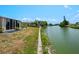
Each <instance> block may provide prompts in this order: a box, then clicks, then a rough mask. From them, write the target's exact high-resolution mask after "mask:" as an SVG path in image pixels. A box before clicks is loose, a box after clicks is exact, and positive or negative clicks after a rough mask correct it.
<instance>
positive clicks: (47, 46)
mask: <svg viewBox="0 0 79 59" xmlns="http://www.w3.org/2000/svg"><path fill="white" fill-rule="evenodd" d="M45 29H46V28H44V27H42V29H41V39H42V48H43V54H55V50H54V48H53V46H52V45H51V43H50V42H49V38H48V36H47V34H46V33H45Z"/></svg>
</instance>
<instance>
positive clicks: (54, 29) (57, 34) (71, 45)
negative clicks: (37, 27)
mask: <svg viewBox="0 0 79 59" xmlns="http://www.w3.org/2000/svg"><path fill="white" fill-rule="evenodd" d="M46 33H47V35H48V38H49V41H50V43H51V44H52V46H53V47H54V48H55V50H56V53H58V54H78V53H79V29H72V28H61V27H59V26H49V27H47V29H46Z"/></svg>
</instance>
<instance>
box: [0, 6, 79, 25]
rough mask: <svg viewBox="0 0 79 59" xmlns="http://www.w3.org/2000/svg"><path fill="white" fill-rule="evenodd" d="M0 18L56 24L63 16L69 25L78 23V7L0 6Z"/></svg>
mask: <svg viewBox="0 0 79 59" xmlns="http://www.w3.org/2000/svg"><path fill="white" fill-rule="evenodd" d="M0 16H3V17H8V18H13V19H17V20H21V21H26V22H30V21H34V20H46V21H47V22H48V23H52V24H57V23H60V22H61V21H63V16H65V17H66V19H67V20H68V21H69V22H70V23H75V22H79V5H0Z"/></svg>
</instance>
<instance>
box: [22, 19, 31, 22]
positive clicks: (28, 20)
mask: <svg viewBox="0 0 79 59" xmlns="http://www.w3.org/2000/svg"><path fill="white" fill-rule="evenodd" d="M31 21H32V19H31V18H22V22H31Z"/></svg>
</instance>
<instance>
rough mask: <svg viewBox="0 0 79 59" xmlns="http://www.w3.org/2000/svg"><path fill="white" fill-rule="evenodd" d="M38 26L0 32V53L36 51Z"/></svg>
mask: <svg viewBox="0 0 79 59" xmlns="http://www.w3.org/2000/svg"><path fill="white" fill-rule="evenodd" d="M37 36H38V28H34V27H28V28H27V29H23V30H21V31H18V32H14V33H10V34H0V38H1V39H0V53H14V54H17V53H27V54H28V53H36V48H37Z"/></svg>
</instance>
